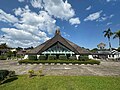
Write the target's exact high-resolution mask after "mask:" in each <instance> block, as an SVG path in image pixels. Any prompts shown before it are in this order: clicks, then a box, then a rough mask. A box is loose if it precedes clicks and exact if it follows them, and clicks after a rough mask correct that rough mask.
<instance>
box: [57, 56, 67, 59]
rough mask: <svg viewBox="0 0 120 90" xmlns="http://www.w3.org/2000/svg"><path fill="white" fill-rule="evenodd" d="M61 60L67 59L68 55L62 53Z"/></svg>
mask: <svg viewBox="0 0 120 90" xmlns="http://www.w3.org/2000/svg"><path fill="white" fill-rule="evenodd" d="M59 60H67V56H65V55H60V56H59Z"/></svg>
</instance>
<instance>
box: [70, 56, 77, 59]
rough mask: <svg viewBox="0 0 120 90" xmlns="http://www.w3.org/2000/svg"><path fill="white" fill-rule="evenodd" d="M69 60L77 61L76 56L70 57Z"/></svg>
mask: <svg viewBox="0 0 120 90" xmlns="http://www.w3.org/2000/svg"><path fill="white" fill-rule="evenodd" d="M69 59H70V60H77V58H76V56H70V57H69Z"/></svg>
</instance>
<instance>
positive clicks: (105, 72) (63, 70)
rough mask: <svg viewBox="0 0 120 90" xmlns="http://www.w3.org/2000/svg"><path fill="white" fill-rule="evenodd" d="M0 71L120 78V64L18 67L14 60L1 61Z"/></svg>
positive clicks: (29, 65) (19, 73)
mask: <svg viewBox="0 0 120 90" xmlns="http://www.w3.org/2000/svg"><path fill="white" fill-rule="evenodd" d="M0 69H7V70H14V71H15V72H16V74H18V75H21V74H27V73H28V71H29V70H31V69H33V70H35V71H36V72H38V71H39V70H41V69H42V70H43V73H44V74H45V75H71V76H78V75H86V76H87V75H98V76H113V75H115V76H120V62H101V64H100V65H37V64H34V65H31V64H28V65H18V63H17V61H14V60H11V61H10V60H9V61H7V60H6V61H2V60H0Z"/></svg>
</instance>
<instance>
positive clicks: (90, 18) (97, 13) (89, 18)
mask: <svg viewBox="0 0 120 90" xmlns="http://www.w3.org/2000/svg"><path fill="white" fill-rule="evenodd" d="M101 13H102V10H101V11H99V12H95V13H92V14H90V15H89V16H88V17H86V18H85V19H84V21H89V20H90V21H93V20H96V19H98V18H99V17H100V16H101Z"/></svg>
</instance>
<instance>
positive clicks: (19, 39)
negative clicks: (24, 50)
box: [1, 28, 49, 47]
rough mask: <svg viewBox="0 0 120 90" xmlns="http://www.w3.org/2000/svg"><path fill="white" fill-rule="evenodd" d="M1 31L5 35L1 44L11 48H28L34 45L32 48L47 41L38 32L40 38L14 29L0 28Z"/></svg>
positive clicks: (45, 36)
mask: <svg viewBox="0 0 120 90" xmlns="http://www.w3.org/2000/svg"><path fill="white" fill-rule="evenodd" d="M1 31H3V32H4V33H5V35H4V36H5V38H1V42H6V43H8V44H9V45H10V46H12V47H13V46H14V47H18V46H22V47H28V46H33V45H34V44H35V45H34V46H36V45H38V44H39V43H40V42H43V41H45V40H48V39H49V38H48V37H47V35H46V33H44V32H39V33H40V34H41V35H42V37H39V36H36V35H33V34H32V33H29V32H27V31H25V30H18V29H15V28H2V29H1Z"/></svg>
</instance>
